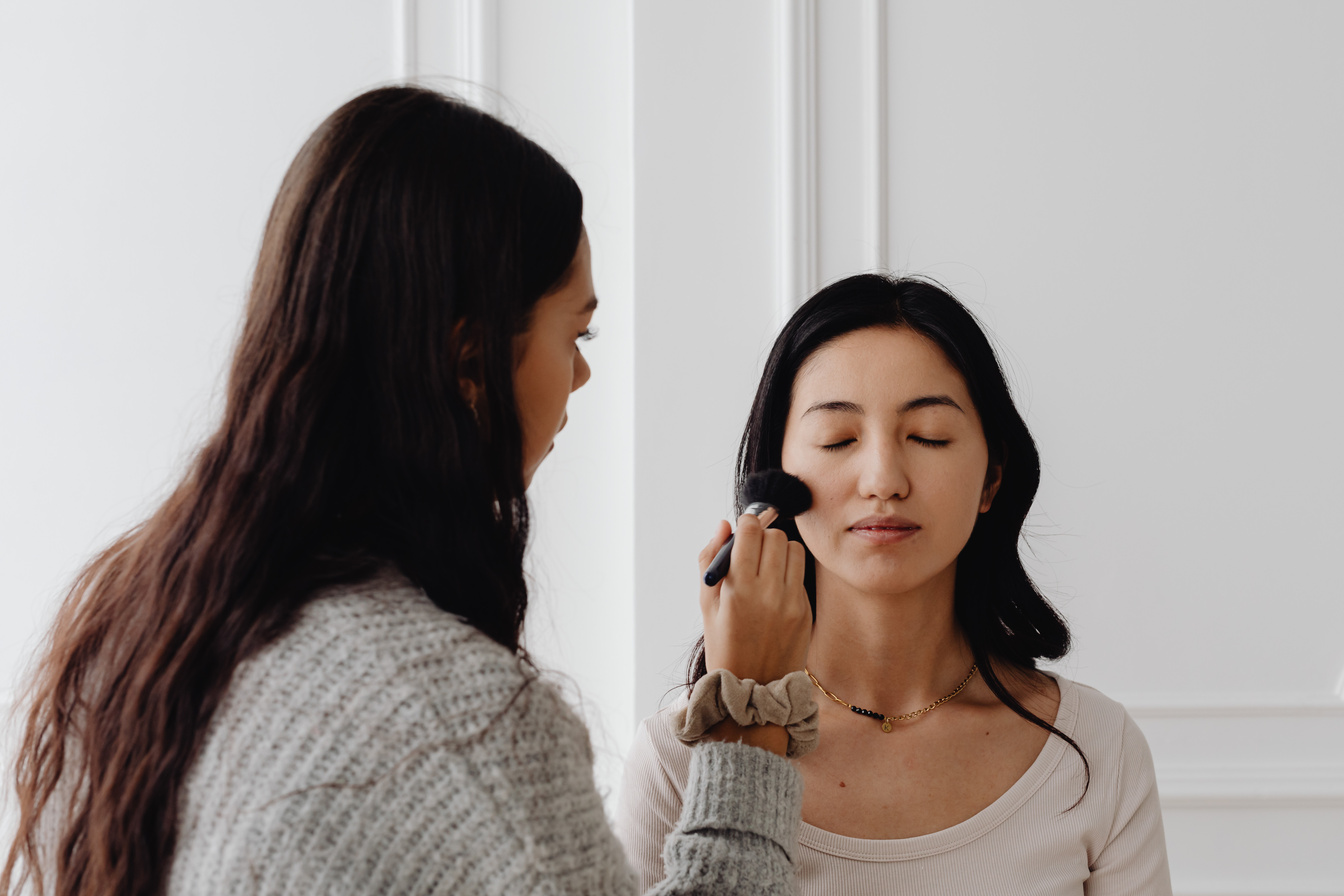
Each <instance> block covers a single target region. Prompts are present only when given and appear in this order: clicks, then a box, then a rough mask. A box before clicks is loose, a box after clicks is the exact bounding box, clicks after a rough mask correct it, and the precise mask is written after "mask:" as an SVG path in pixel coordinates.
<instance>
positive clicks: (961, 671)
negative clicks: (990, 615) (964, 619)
mask: <svg viewBox="0 0 1344 896" xmlns="http://www.w3.org/2000/svg"><path fill="white" fill-rule="evenodd" d="M954 595H955V571H954V570H949V575H947V576H945V577H939V578H938V579H935V580H933V581H930V582H927V583H925V584H924V585H921V586H920V587H919V588H917V589H915V590H913V591H908V592H903V593H899V594H873V593H867V592H863V591H860V590H858V589H856V588H854V587H852V586H850V585H849V584H848V583H845V582H841V581H838V580H836V579H835V578H834V577H832V576H830V575H828V574H826V571H825V570H823V569H821V568H820V567H818V569H817V619H816V624H815V626H814V627H813V629H812V644H811V647H810V648H809V649H808V655H807V663H808V668H809V669H810V670H811V671H812V674H814V675H816V676H817V679H818V680H819V681H820V682H821V683H822V684H823V685H825V687H826V689H827V690H829V691H831V692H832V693H834V694H835V695H836V696H838V697H840V698H842V699H843V700H845V701H847V702H849V703H852V704H854V705H855V706H862V707H864V708H865V709H871V710H875V711H877V712H881V713H884V714H886V715H896V714H899V713H904V712H910V711H912V710H915V709H919V708H921V707H923V706H927V705H928V704H930V703H932V702H933V701H934V700H937V699H938V698H940V697H942V696H944V695H945V694H947V693H948V692H950V691H951V690H952V689H953V688H955V687H956V686H957V685H958V684H959V683H960V682H961V680H962V679H963V678H965V677H966V673H967V672H968V671H970V668H971V662H972V660H973V657H972V654H971V647H970V643H969V642H968V641H967V640H966V636H965V634H964V633H963V632H962V630H961V626H959V625H958V624H957V621H956V615H955V613H954V611H953V599H954Z"/></svg>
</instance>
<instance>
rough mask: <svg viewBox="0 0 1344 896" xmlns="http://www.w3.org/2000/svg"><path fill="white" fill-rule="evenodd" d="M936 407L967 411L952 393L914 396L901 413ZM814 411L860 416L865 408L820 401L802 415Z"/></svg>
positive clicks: (845, 402)
mask: <svg viewBox="0 0 1344 896" xmlns="http://www.w3.org/2000/svg"><path fill="white" fill-rule="evenodd" d="M936 407H946V408H955V409H956V410H958V411H961V412H962V413H963V414H964V413H966V412H965V411H964V410H962V407H961V405H959V404H957V403H956V402H955V401H953V400H952V396H950V395H922V396H920V397H919V398H912V399H910V400H909V401H907V402H906V403H905V404H903V405H901V407H900V413H902V414H905V413H908V412H910V411H916V410H919V409H920V408H936ZM813 411H831V412H833V413H839V414H858V415H859V416H860V417H861V416H863V413H864V411H863V408H862V407H861V406H860V405H857V404H855V403H854V402H852V401H819V402H817V403H816V404H814V405H812V407H810V408H808V409H807V410H805V411H803V414H802V416H804V417H806V416H807V415H808V414H810V413H812V412H813Z"/></svg>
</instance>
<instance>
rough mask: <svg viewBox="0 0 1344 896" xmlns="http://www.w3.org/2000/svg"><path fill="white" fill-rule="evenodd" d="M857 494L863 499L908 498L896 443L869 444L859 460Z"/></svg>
mask: <svg viewBox="0 0 1344 896" xmlns="http://www.w3.org/2000/svg"><path fill="white" fill-rule="evenodd" d="M860 463H861V464H862V467H861V469H860V470H859V482H858V485H859V492H860V494H862V495H863V497H865V498H878V499H879V500H882V501H886V500H888V499H891V498H895V499H897V500H901V499H904V498H907V497H909V495H910V477H909V475H908V471H907V469H906V463H905V454H904V452H903V451H902V450H901V446H900V445H898V444H897V443H896V440H895V439H877V440H871V441H870V442H869V444H868V446H867V450H866V451H864V452H863V453H862V455H861V457H860Z"/></svg>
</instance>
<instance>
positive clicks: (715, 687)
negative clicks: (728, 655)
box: [672, 669, 820, 759]
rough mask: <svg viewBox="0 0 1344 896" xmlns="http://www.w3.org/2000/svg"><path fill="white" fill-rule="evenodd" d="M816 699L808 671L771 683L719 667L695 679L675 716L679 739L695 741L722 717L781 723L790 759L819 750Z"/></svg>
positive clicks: (744, 721) (744, 722)
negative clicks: (744, 677) (758, 680)
mask: <svg viewBox="0 0 1344 896" xmlns="http://www.w3.org/2000/svg"><path fill="white" fill-rule="evenodd" d="M819 714H820V713H819V711H818V709H817V701H816V699H815V698H814V697H813V690H812V681H811V679H809V678H808V677H807V673H806V672H802V671H798V672H790V673H789V674H788V675H785V676H784V677H783V678H781V679H779V680H777V681H772V682H770V683H769V684H757V683H756V682H755V681H752V680H751V679H750V678H747V679H740V678H738V677H737V676H736V675H734V674H733V673H731V672H729V671H727V670H726V669H715V670H714V671H713V672H710V673H709V674H708V675H706V676H705V677H704V678H702V679H700V680H699V681H697V682H696V683H695V687H694V688H692V689H691V697H690V700H689V701H687V703H686V706H685V708H684V709H679V710H677V712H676V713H675V714H674V715H673V717H672V725H673V729H674V732H675V733H676V735H677V738H678V739H679V740H680V741H681V742H682V743H687V744H693V743H695V742H696V741H698V740H700V739H702V738H703V737H704V736H705V732H706V731H708V730H709V729H710V728H713V727H714V726H715V725H717V724H718V723H719V722H722V721H723V720H724V719H728V718H731V719H732V720H733V721H734V722H736V723H737V724H739V725H743V726H747V725H782V726H784V728H785V729H786V730H787V731H788V732H789V749H788V753H787V754H786V755H787V756H788V758H790V759H797V758H798V757H799V756H805V755H807V754H808V753H811V752H812V751H813V750H815V749H816V748H817V719H818V716H819Z"/></svg>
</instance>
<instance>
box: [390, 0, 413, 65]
mask: <svg viewBox="0 0 1344 896" xmlns="http://www.w3.org/2000/svg"><path fill="white" fill-rule="evenodd" d="M419 7H420V3H419V0H396V3H395V4H394V6H393V7H392V68H393V70H394V71H395V72H396V74H395V78H396V80H398V81H402V82H405V83H408V84H409V83H411V82H413V81H414V80H415V79H416V76H417V75H418V74H419V71H420V61H419V55H420V54H419V52H418V50H419V40H418V35H419V28H418V27H417V24H416V20H417V19H418V18H419V11H420V8H419Z"/></svg>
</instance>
